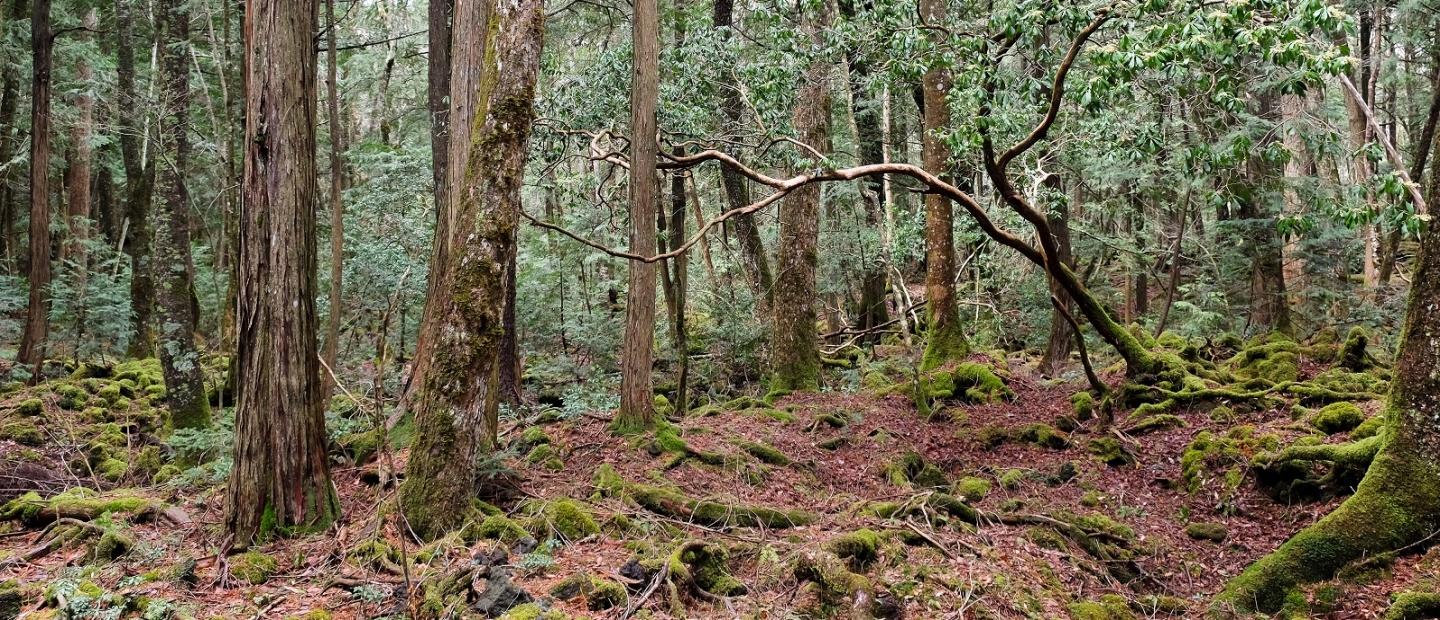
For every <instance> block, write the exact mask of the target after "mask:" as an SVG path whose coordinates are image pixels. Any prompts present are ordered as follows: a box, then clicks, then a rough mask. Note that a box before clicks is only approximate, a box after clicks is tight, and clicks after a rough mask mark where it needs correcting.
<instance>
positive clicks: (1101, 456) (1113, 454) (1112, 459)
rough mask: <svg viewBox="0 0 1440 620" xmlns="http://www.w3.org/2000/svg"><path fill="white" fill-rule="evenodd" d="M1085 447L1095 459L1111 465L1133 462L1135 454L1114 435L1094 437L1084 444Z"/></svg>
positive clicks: (1117, 465) (1119, 465)
mask: <svg viewBox="0 0 1440 620" xmlns="http://www.w3.org/2000/svg"><path fill="white" fill-rule="evenodd" d="M1085 449H1086V450H1087V451H1088V452H1090V455H1091V456H1093V457H1095V460H1097V461H1100V462H1101V463H1104V464H1106V465H1109V466H1111V467H1121V466H1124V465H1133V464H1135V455H1134V454H1133V453H1131V452H1130V449H1129V448H1127V447H1126V446H1125V444H1123V443H1121V442H1120V440H1119V439H1116V438H1114V437H1095V438H1093V439H1091V440H1090V441H1089V442H1087V443H1086V444H1085Z"/></svg>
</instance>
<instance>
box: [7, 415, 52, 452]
mask: <svg viewBox="0 0 1440 620" xmlns="http://www.w3.org/2000/svg"><path fill="white" fill-rule="evenodd" d="M0 439H9V440H10V441H13V442H15V443H18V444H20V445H24V446H39V445H42V444H44V443H45V435H44V434H42V433H41V432H40V427H38V426H36V425H35V423H34V422H31V421H30V420H20V421H16V422H11V423H9V424H6V425H4V426H0Z"/></svg>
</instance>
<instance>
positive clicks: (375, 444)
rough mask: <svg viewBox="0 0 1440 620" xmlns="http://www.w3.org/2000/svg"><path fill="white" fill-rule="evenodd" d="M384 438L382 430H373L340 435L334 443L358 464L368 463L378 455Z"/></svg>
mask: <svg viewBox="0 0 1440 620" xmlns="http://www.w3.org/2000/svg"><path fill="white" fill-rule="evenodd" d="M384 437H385V430H384V429H382V428H373V429H370V430H368V431H359V432H355V433H350V434H347V435H342V436H340V438H339V439H338V440H336V443H338V444H340V447H341V448H342V449H344V450H345V452H346V453H347V454H349V455H350V458H351V459H352V460H353V461H354V462H355V463H357V464H360V463H368V462H370V459H372V458H374V457H375V455H377V454H379V453H380V442H381V440H382V439H383V438H384Z"/></svg>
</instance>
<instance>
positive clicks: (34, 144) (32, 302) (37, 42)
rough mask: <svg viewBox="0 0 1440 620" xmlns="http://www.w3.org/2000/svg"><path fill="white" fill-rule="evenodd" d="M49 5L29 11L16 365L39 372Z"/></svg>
mask: <svg viewBox="0 0 1440 620" xmlns="http://www.w3.org/2000/svg"><path fill="white" fill-rule="evenodd" d="M53 42H54V41H53V40H52V35H51V33H50V0H35V4H34V5H33V6H32V8H31V10H30V53H31V59H32V60H31V62H32V63H33V65H32V77H31V82H30V106H31V108H30V298H29V303H28V305H27V306H26V315H25V317H26V318H25V332H24V334H22V335H21V339H20V353H19V356H18V357H17V358H16V360H17V361H18V362H19V363H20V364H23V365H27V366H32V365H33V366H37V367H38V365H39V364H40V362H41V361H43V360H44V358H45V338H46V336H47V334H48V333H49V331H50V69H51V67H50V64H51V60H50V54H51V46H52V43H53Z"/></svg>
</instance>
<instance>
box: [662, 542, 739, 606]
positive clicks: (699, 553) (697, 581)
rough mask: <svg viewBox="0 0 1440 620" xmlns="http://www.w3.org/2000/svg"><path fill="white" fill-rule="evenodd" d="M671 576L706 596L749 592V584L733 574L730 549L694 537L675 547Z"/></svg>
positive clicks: (670, 563)
mask: <svg viewBox="0 0 1440 620" xmlns="http://www.w3.org/2000/svg"><path fill="white" fill-rule="evenodd" d="M666 562H667V564H666V569H667V570H668V571H670V579H671V580H672V581H673V582H675V583H678V584H680V585H682V586H684V587H686V588H688V589H689V590H690V592H692V593H694V594H695V595H696V596H698V597H700V598H704V599H710V598H714V597H716V596H740V595H742V594H745V592H746V588H745V584H743V583H740V580H738V579H736V578H735V577H734V576H733V575H731V574H730V567H729V562H730V552H728V551H726V550H725V548H724V547H722V546H720V545H716V544H712V543H707V542H704V541H698V540H692V541H688V542H685V543H683V544H681V545H680V546H678V547H675V550H674V551H672V552H670V557H669V558H668V559H667V560H666Z"/></svg>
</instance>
